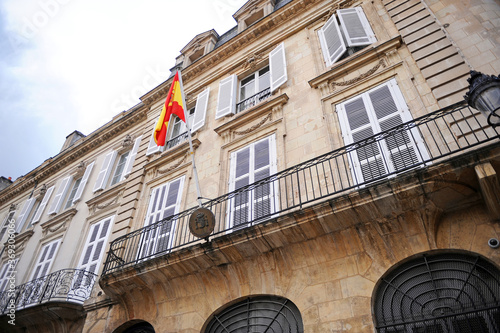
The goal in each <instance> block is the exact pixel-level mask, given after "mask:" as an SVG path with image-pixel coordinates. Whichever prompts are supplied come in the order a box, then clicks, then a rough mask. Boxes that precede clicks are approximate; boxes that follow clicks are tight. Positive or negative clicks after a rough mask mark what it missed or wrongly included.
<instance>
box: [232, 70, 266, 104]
mask: <svg viewBox="0 0 500 333" xmlns="http://www.w3.org/2000/svg"><path fill="white" fill-rule="evenodd" d="M270 87H271V82H270V77H269V66H266V67H264V68H262V69H260V70H258V71H256V72H255V73H252V74H250V75H249V76H247V77H246V78H244V79H243V80H241V82H240V102H239V103H238V104H237V105H236V113H238V112H241V111H243V110H245V109H248V108H249V107H252V106H254V105H255V104H257V103H259V102H260V101H262V100H264V99H266V98H268V97H269V96H270V95H271V91H270Z"/></svg>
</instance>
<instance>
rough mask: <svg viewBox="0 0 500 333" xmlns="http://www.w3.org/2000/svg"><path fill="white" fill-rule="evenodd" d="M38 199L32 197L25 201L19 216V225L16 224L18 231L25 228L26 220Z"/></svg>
mask: <svg viewBox="0 0 500 333" xmlns="http://www.w3.org/2000/svg"><path fill="white" fill-rule="evenodd" d="M35 202H36V199H35V198H30V199H28V200H26V202H25V203H24V206H23V209H21V213H19V216H18V217H17V221H16V223H17V226H16V232H17V233H19V232H21V230H22V229H23V226H24V223H25V222H26V219H27V218H28V216H29V215H30V212H31V209H32V208H33V205H34V204H35Z"/></svg>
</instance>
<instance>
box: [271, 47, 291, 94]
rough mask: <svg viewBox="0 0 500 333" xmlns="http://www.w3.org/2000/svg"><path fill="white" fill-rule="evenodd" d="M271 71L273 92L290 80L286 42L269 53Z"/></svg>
mask: <svg viewBox="0 0 500 333" xmlns="http://www.w3.org/2000/svg"><path fill="white" fill-rule="evenodd" d="M269 71H270V72H271V92H273V91H275V90H276V89H278V88H279V87H280V86H281V85H282V84H284V83H286V81H287V80H288V76H287V72H286V59H285V44H284V43H281V44H280V45H278V47H277V48H275V49H274V50H272V51H271V53H269Z"/></svg>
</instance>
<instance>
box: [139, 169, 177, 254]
mask: <svg viewBox="0 0 500 333" xmlns="http://www.w3.org/2000/svg"><path fill="white" fill-rule="evenodd" d="M183 185H184V176H182V177H181V178H177V179H175V180H172V181H170V182H168V183H166V184H163V185H161V186H159V187H156V188H154V189H153V191H152V192H151V197H150V199H149V205H148V211H147V214H146V220H145V222H144V226H152V227H151V228H150V229H149V230H148V231H147V232H146V233H145V234H144V238H143V240H142V241H141V244H142V247H141V248H140V253H139V257H140V259H142V258H147V257H150V256H153V255H156V254H159V253H162V252H165V251H167V250H169V249H170V248H171V247H172V244H173V239H174V233H175V222H176V220H172V219H167V218H168V217H170V216H172V215H175V214H177V213H178V212H179V209H180V201H181V193H182V187H183ZM162 220H163V221H162ZM159 221H162V222H159ZM157 222H159V223H157Z"/></svg>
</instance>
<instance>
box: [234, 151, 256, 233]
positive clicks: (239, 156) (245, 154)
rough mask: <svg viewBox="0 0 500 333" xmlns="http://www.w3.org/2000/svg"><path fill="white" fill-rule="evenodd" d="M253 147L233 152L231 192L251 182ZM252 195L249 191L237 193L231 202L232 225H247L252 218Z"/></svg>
mask: <svg viewBox="0 0 500 333" xmlns="http://www.w3.org/2000/svg"><path fill="white" fill-rule="evenodd" d="M251 148H252V147H251V146H249V147H246V148H244V149H242V150H239V151H237V152H234V153H232V154H231V178H230V179H231V183H230V184H229V192H232V191H235V190H237V189H239V188H241V187H244V186H247V185H249V184H250V183H251V179H250V177H251V176H252V175H251V173H250V171H251V170H250V155H251V150H252V149H251ZM249 201H250V195H249V193H248V192H243V193H241V194H237V195H236V196H235V197H234V199H233V200H232V203H231V221H230V222H231V223H230V227H235V226H238V225H245V224H246V223H248V222H249V220H250V207H249V206H250V202H249Z"/></svg>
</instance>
